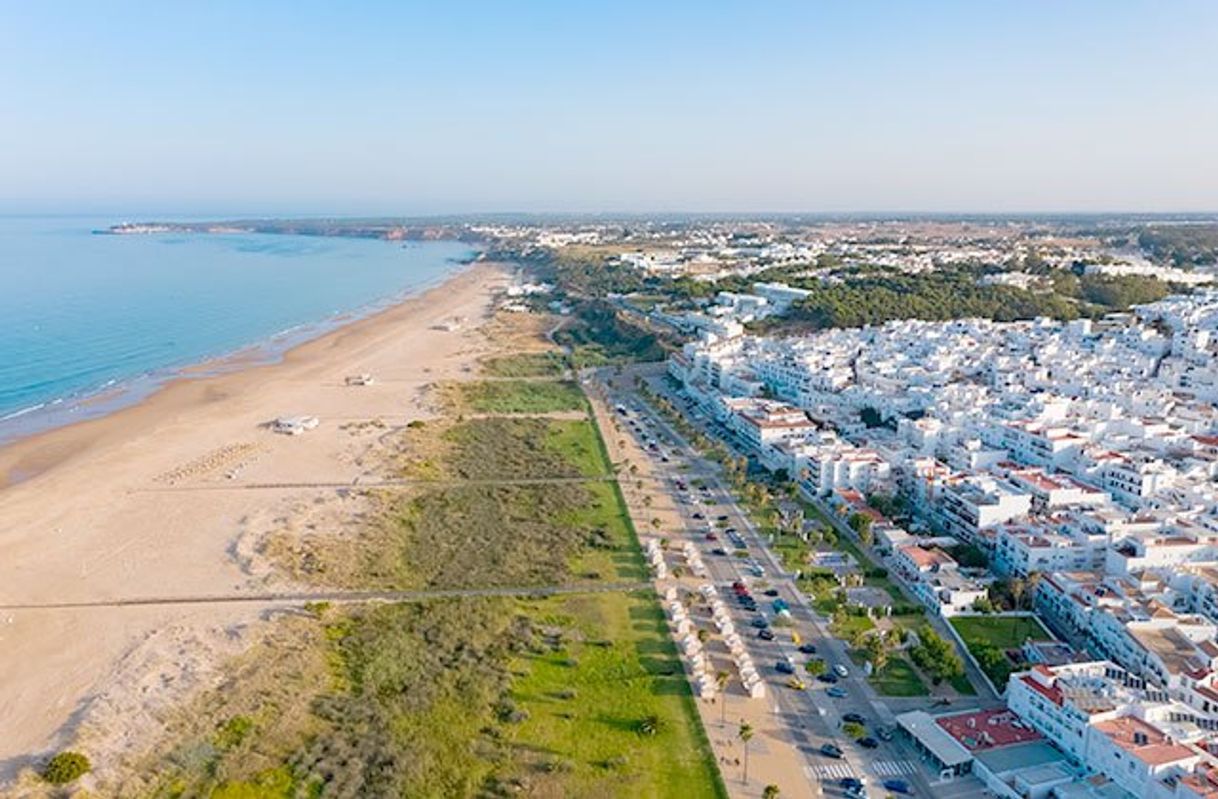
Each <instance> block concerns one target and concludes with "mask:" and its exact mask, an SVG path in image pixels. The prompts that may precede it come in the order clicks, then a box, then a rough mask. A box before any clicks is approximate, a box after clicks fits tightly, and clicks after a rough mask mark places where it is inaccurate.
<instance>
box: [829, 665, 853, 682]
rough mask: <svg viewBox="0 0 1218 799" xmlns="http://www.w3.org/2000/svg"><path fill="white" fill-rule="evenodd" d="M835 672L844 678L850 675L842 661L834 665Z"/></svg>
mask: <svg viewBox="0 0 1218 799" xmlns="http://www.w3.org/2000/svg"><path fill="white" fill-rule="evenodd" d="M833 673H834V674H836V675H837V676H838V677H841V678H842V679H843V680H844V679H846V678H847V677H849V676H850V672H849V671H848V670H847V669H846V667H845V666H843V665H842V664H841V663H838V664H837V665H836V666H834V667H833Z"/></svg>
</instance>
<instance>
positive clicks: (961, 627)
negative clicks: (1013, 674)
mask: <svg viewBox="0 0 1218 799" xmlns="http://www.w3.org/2000/svg"><path fill="white" fill-rule="evenodd" d="M951 624H952V627H954V628H956V632H958V633H960V637H961V638H963V639H964V642H965V643H966V644H968V645H969V648H970V649H971V648H972V647H973V644H974V643H983V644H989V645H990V646H996V647H998V648H999V649H1014V648H1016V647H1020V646H1023V642H1024V641H1025V640H1026V639H1028V638H1033V639H1036V640H1045V639H1049V640H1052V638H1053V636H1051V635H1049V631H1048V630H1046V629H1045V628H1044V625H1042V624H1041V623H1040V622H1039V621H1038V620H1037V619H1036V618H1034V617H1032V616H956V617H953V618H952V619H951Z"/></svg>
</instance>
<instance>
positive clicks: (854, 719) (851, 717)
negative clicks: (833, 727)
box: [842, 713, 866, 724]
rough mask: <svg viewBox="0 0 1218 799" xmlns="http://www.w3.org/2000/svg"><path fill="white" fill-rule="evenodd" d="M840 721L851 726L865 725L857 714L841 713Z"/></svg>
mask: <svg viewBox="0 0 1218 799" xmlns="http://www.w3.org/2000/svg"><path fill="white" fill-rule="evenodd" d="M842 721H848V722H850V723H852V724H865V723H866V721H865V720H864V719H863V717H862V716H860V715H859V714H858V713H843V714H842Z"/></svg>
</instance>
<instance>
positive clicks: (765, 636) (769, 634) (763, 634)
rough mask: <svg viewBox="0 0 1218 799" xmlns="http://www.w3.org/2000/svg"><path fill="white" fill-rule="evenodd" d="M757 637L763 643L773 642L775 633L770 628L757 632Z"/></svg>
mask: <svg viewBox="0 0 1218 799" xmlns="http://www.w3.org/2000/svg"><path fill="white" fill-rule="evenodd" d="M757 637H758V638H760V639H761V640H762V641H773V640H774V631H773V630H771V629H770V628H768V627H766V628H763V629H760V630H758V631H757Z"/></svg>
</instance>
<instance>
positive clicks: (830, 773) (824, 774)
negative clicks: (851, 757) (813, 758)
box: [814, 763, 854, 780]
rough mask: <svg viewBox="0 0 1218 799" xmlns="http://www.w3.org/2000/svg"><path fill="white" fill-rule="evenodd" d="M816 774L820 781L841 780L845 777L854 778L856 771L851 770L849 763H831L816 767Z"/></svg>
mask: <svg viewBox="0 0 1218 799" xmlns="http://www.w3.org/2000/svg"><path fill="white" fill-rule="evenodd" d="M814 773H815V774H816V778H817V779H820V780H840V779H842V778H843V777H853V776H854V769H852V768H850V764H849V763H829V764H826V765H823V766H816V767H815V771H814Z"/></svg>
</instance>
